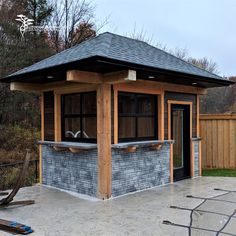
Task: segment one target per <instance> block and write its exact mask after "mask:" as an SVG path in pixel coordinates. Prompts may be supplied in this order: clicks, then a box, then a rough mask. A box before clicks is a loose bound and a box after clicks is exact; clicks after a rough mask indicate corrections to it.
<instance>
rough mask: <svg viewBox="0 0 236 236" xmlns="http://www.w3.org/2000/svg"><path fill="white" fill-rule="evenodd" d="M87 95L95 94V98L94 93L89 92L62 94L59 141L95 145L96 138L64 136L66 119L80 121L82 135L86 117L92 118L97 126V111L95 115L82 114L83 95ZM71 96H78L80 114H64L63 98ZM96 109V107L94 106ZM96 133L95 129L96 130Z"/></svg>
mask: <svg viewBox="0 0 236 236" xmlns="http://www.w3.org/2000/svg"><path fill="white" fill-rule="evenodd" d="M88 94H95V96H96V97H97V93H96V91H91V92H79V93H70V94H63V95H61V140H62V141H69V142H83V143H96V142H97V138H84V137H83V136H82V138H68V137H66V136H65V120H66V118H78V119H79V120H80V121H79V122H80V127H81V131H82V135H83V130H84V129H83V119H84V118H86V117H93V118H96V126H97V110H96V113H90V114H84V113H83V97H84V95H88ZM71 95H80V108H79V110H80V114H65V97H66V96H71ZM95 102H96V104H97V99H96V101H95ZM96 109H97V105H96ZM96 131H97V129H96Z"/></svg>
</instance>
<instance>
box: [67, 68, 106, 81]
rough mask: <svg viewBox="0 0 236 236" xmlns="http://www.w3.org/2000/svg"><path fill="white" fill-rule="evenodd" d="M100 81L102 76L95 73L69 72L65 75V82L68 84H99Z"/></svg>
mask: <svg viewBox="0 0 236 236" xmlns="http://www.w3.org/2000/svg"><path fill="white" fill-rule="evenodd" d="M102 79H103V78H102V74H99V73H95V72H87V71H79V70H69V71H67V73H66V80H67V81H70V82H79V83H89V84H90V83H92V84H100V83H102Z"/></svg>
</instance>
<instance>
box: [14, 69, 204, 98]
mask: <svg viewBox="0 0 236 236" xmlns="http://www.w3.org/2000/svg"><path fill="white" fill-rule="evenodd" d="M67 74H68V76H67V77H68V78H67V81H60V82H53V83H46V84H30V83H20V82H12V83H11V84H10V88H11V90H12V91H29V92H36V93H41V92H43V91H44V92H45V91H51V90H58V91H61V92H63V90H65V91H66V90H73V89H75V90H76V89H77V90H78V89H86V87H88V86H91V85H93V86H96V85H98V84H100V83H103V82H104V83H108V84H114V85H119V86H120V87H121V88H124V89H134V90H135V89H137V90H139V91H140V92H142V91H146V90H148V91H149V92H150V93H156V91H159V93H161V92H164V91H169V92H179V93H192V94H206V89H204V88H199V87H193V86H187V85H179V84H171V83H164V82H157V81H147V80H139V79H137V78H136V71H133V70H126V71H119V72H113V73H108V74H99V73H93V72H84V71H74V70H73V71H68V72H67ZM77 74H80V76H79V77H78V76H76V75H77ZM82 75H83V76H82ZM127 82H128V83H127ZM125 85H129V86H128V87H127V86H125ZM151 90H152V91H151Z"/></svg>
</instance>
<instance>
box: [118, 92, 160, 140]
mask: <svg viewBox="0 0 236 236" xmlns="http://www.w3.org/2000/svg"><path fill="white" fill-rule="evenodd" d="M118 116H119V118H118V126H119V128H118V135H119V141H121V142H122V141H132V140H152V139H157V96H155V95H149V94H138V93H123V92H122V93H119V94H118Z"/></svg>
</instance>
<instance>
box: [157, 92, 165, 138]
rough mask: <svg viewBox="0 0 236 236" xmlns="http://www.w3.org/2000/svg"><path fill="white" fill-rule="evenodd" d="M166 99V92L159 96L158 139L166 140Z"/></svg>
mask: <svg viewBox="0 0 236 236" xmlns="http://www.w3.org/2000/svg"><path fill="white" fill-rule="evenodd" d="M164 106H165V98H164V92H163V93H161V94H160V95H159V96H158V139H159V140H164V139H165V137H164V132H165V124H164V120H165V118H164V116H165V110H164Z"/></svg>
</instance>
